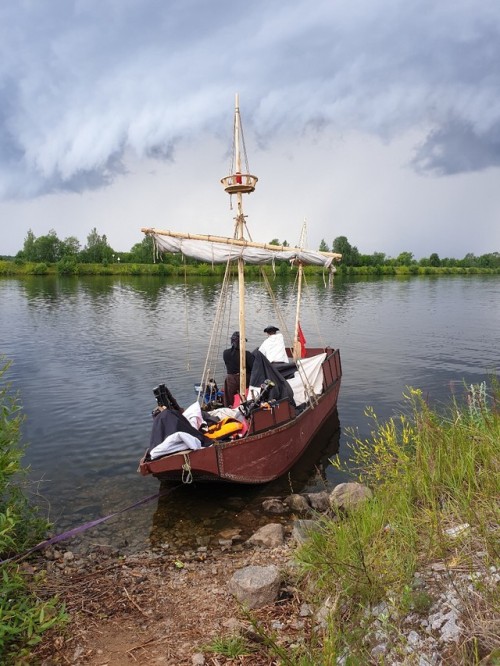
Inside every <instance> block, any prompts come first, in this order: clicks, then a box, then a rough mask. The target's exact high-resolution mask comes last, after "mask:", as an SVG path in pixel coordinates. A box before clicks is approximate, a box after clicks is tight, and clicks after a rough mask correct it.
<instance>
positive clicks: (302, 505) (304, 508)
mask: <svg viewBox="0 0 500 666" xmlns="http://www.w3.org/2000/svg"><path fill="white" fill-rule="evenodd" d="M285 504H286V505H287V506H288V507H289V508H290V509H291V510H292V511H295V512H296V513H307V512H308V511H310V510H311V505H310V504H309V502H308V501H307V499H306V498H305V497H304V495H298V494H296V493H295V494H293V495H288V497H287V498H286V499H285Z"/></svg>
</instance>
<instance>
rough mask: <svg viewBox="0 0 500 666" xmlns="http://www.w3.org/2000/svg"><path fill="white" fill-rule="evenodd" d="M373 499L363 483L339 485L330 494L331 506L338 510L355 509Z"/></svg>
mask: <svg viewBox="0 0 500 666" xmlns="http://www.w3.org/2000/svg"><path fill="white" fill-rule="evenodd" d="M372 497H373V493H372V491H371V490H370V488H368V487H367V486H364V485H362V484H361V483H339V485H338V486H335V488H334V489H333V490H332V492H331V493H330V505H331V507H332V508H334V509H335V508H336V509H346V510H348V509H353V508H355V507H357V506H359V505H360V504H362V503H363V502H366V500H369V499H371V498H372Z"/></svg>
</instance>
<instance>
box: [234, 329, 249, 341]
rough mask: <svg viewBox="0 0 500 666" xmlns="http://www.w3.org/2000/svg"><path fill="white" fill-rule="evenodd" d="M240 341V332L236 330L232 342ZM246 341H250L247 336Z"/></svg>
mask: <svg viewBox="0 0 500 666" xmlns="http://www.w3.org/2000/svg"><path fill="white" fill-rule="evenodd" d="M239 341H240V332H239V331H235V332H234V333H233V334H232V336H231V342H239ZM245 342H248V340H247V339H246V338H245Z"/></svg>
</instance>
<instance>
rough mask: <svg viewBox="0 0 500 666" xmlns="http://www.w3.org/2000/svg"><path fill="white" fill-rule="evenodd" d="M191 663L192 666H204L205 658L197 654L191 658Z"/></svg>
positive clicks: (199, 653)
mask: <svg viewBox="0 0 500 666" xmlns="http://www.w3.org/2000/svg"><path fill="white" fill-rule="evenodd" d="M191 663H192V664H193V666H205V657H204V656H203V654H202V653H201V652H197V653H196V654H193V656H192V657H191Z"/></svg>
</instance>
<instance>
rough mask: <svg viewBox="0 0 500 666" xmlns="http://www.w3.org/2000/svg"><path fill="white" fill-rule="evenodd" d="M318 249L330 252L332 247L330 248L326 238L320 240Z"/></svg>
mask: <svg viewBox="0 0 500 666" xmlns="http://www.w3.org/2000/svg"><path fill="white" fill-rule="evenodd" d="M318 249H319V251H320V252H329V250H330V248H329V247H328V245H327V244H326V242H325V239H324V238H322V239H321V242H320V244H319V248H318Z"/></svg>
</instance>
